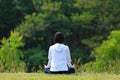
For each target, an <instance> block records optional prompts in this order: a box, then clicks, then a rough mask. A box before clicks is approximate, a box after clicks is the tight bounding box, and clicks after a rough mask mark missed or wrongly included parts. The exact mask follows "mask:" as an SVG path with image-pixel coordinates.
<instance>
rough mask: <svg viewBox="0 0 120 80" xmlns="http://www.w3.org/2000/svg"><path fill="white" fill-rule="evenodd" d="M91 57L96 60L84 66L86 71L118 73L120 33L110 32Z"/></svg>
mask: <svg viewBox="0 0 120 80" xmlns="http://www.w3.org/2000/svg"><path fill="white" fill-rule="evenodd" d="M93 55H94V56H95V57H96V60H95V62H90V63H88V64H86V65H85V66H84V68H85V70H86V71H95V72H111V73H120V31H112V32H111V33H110V35H109V36H108V39H107V40H106V41H103V43H102V44H101V45H100V46H99V47H97V48H95V50H94V52H93Z"/></svg>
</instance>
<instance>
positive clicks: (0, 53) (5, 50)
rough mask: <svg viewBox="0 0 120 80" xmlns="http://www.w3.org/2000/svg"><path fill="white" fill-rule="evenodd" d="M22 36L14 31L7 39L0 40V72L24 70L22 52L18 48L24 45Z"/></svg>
mask: <svg viewBox="0 0 120 80" xmlns="http://www.w3.org/2000/svg"><path fill="white" fill-rule="evenodd" d="M22 38H23V37H22V36H21V35H20V34H19V33H18V32H16V31H13V32H11V35H10V37H9V38H8V39H6V38H3V39H2V40H1V43H2V47H1V48H0V72H18V71H22V70H24V65H25V64H24V62H23V61H21V60H20V59H21V58H23V53H22V51H21V50H20V49H19V48H20V47H23V46H24V43H23V42H22Z"/></svg>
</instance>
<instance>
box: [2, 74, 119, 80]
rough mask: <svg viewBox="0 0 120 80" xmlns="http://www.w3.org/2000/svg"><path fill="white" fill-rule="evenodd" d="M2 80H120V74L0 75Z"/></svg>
mask: <svg viewBox="0 0 120 80" xmlns="http://www.w3.org/2000/svg"><path fill="white" fill-rule="evenodd" d="M0 80H120V74H119V75H116V74H107V73H103V74H102V73H99V74H94V73H80V74H70V75H67V74H61V75H60V74H56V75H55V74H54V75H53V74H49V75H48V74H44V73H0Z"/></svg>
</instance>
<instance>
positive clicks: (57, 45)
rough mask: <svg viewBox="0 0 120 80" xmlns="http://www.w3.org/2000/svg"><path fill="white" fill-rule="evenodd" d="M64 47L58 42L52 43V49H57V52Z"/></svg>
mask: <svg viewBox="0 0 120 80" xmlns="http://www.w3.org/2000/svg"><path fill="white" fill-rule="evenodd" d="M63 48H64V44H59V43H56V44H55V45H54V49H55V50H56V51H57V52H61V51H62V50H63Z"/></svg>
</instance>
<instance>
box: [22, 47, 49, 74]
mask: <svg viewBox="0 0 120 80" xmlns="http://www.w3.org/2000/svg"><path fill="white" fill-rule="evenodd" d="M24 55H25V63H26V66H27V72H37V71H39V70H40V69H41V68H43V66H44V65H43V64H46V63H47V62H46V61H47V52H46V51H45V50H43V49H41V47H39V46H38V47H34V48H29V49H28V50H25V51H24Z"/></svg>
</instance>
